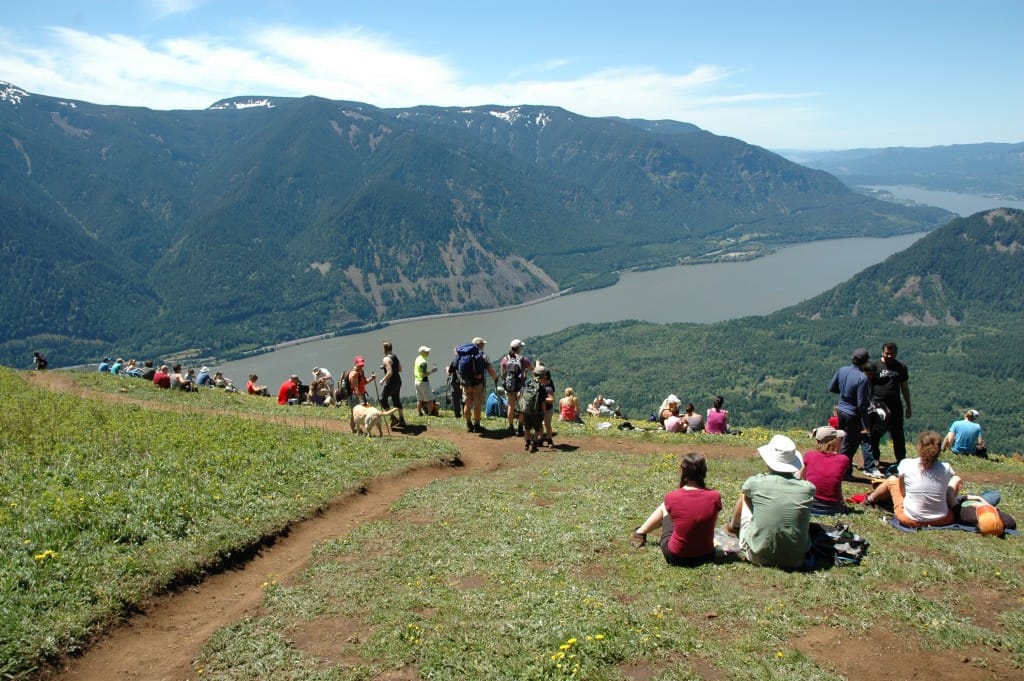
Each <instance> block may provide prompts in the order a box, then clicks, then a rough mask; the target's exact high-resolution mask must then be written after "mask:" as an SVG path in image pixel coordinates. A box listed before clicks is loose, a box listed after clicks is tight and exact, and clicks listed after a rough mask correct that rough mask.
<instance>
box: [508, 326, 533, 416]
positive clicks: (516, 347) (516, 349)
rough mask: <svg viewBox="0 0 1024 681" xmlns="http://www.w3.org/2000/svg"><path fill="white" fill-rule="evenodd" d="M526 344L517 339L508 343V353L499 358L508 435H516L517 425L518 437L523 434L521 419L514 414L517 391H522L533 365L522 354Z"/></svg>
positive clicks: (517, 396)
mask: <svg viewBox="0 0 1024 681" xmlns="http://www.w3.org/2000/svg"><path fill="white" fill-rule="evenodd" d="M525 347H526V344H525V343H523V341H521V340H519V339H518V338H516V339H514V340H513V341H512V342H511V343H509V349H508V352H507V353H506V354H505V356H504V357H502V358H501V387H503V388H504V389H505V394H506V395H507V396H508V410H507V416H508V434H509V435H515V434H516V424H517V423H518V425H519V435H520V436H521V435H522V434H523V419H522V417H521V416H518V415H517V414H516V401H517V400H518V399H519V391H520V390H522V389H523V384H524V383H525V382H526V377H527V376H529V375H530V371H531V370H532V369H533V363H532V362H531V361H530V358H529V357H526V356H525V355H524V354H523V348H525Z"/></svg>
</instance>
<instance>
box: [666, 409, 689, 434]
mask: <svg viewBox="0 0 1024 681" xmlns="http://www.w3.org/2000/svg"><path fill="white" fill-rule="evenodd" d="M679 407H680V404H679V403H678V402H669V403H668V408H667V409H663V410H662V411H661V414H660V415H661V416H662V417H663V418H662V422H661V425H662V427H664V428H665V432H667V433H685V432H686V422H685V421H683V417H682V416H680V415H679ZM666 414H667V415H666Z"/></svg>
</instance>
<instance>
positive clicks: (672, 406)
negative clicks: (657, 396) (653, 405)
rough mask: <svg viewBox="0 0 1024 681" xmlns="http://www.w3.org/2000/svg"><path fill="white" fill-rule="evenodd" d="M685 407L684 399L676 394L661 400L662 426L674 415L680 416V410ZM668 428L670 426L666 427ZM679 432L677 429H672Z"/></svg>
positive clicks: (659, 415) (659, 417)
mask: <svg viewBox="0 0 1024 681" xmlns="http://www.w3.org/2000/svg"><path fill="white" fill-rule="evenodd" d="M682 408H683V401H682V400H681V399H679V398H678V397H676V396H675V395H669V396H668V397H666V398H665V399H663V400H662V401H661V406H660V407H658V423H660V424H661V425H662V426H664V425H665V421H666V420H667V419H669V418H671V417H673V416H675V417H676V418H677V419H678V418H679V410H680V409H682ZM665 430H668V428H665ZM672 432H677V431H672Z"/></svg>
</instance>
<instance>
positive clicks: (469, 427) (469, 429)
mask: <svg viewBox="0 0 1024 681" xmlns="http://www.w3.org/2000/svg"><path fill="white" fill-rule="evenodd" d="M466 432H467V433H472V432H473V422H472V421H466Z"/></svg>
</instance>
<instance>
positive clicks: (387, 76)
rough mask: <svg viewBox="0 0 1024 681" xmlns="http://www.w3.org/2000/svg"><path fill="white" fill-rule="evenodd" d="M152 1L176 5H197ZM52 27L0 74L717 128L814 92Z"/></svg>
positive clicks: (0, 43)
mask: <svg viewBox="0 0 1024 681" xmlns="http://www.w3.org/2000/svg"><path fill="white" fill-rule="evenodd" d="M161 5H162V7H163V9H164V10H168V11H170V10H174V11H177V12H183V11H188V9H190V8H191V7H193V6H194V5H195V2H190V1H187V0H165V1H164V2H162V3H161ZM49 34H50V36H51V37H52V42H51V43H50V44H49V45H47V46H46V47H35V46H33V47H26V46H24V45H17V44H14V43H13V42H12V40H11V36H10V35H6V36H5V35H0V48H3V49H0V74H6V76H7V78H8V79H9V80H12V81H13V82H14V83H15V84H16V85H18V86H20V87H23V88H25V89H26V90H28V91H30V92H40V93H43V94H50V95H54V96H59V97H66V98H73V99H83V100H87V101H92V102H96V103H101V104H122V105H131V106H148V107H151V108H156V109H175V108H184V109H194V108H205V107H207V106H209V105H210V104H212V103H213V102H215V101H216V100H218V99H222V98H225V97H232V96H238V95H253V96H264V95H266V96H305V95H317V96H321V97H326V98H329V99H348V100H356V101H364V102H368V103H370V104H373V105H376V106H382V107H399V106H413V105H417V104H434V105H440V106H473V105H479V104H509V105H516V104H547V105H553V106H560V107H563V108H566V109H569V110H571V111H575V112H577V113H580V114H583V115H588V116H605V115H616V116H625V117H638V118H672V119H676V120H681V121H688V122H692V123H695V124H697V125H699V126H701V127H704V128H706V129H709V130H712V131H714V132H719V131H726V130H733V131H737V130H751V129H763V130H764V131H765V132H766V133H767V130H769V129H770V128H771V127H772V126H776V125H783V126H787V125H788V126H792V125H793V123H794V121H795V122H799V121H801V120H805V121H806V120H810V119H811V118H812V117H813V116H814V111H813V109H811V108H810V107H808V106H805V107H799V106H793V105H792V101H793V100H805V101H806V100H809V99H812V98H813V97H814V96H815V95H814V94H813V93H770V92H768V93H766V92H735V88H736V86H735V84H734V83H733V80H735V77H736V75H737V74H738V73H739V72H740V71H739V70H737V69H728V68H722V67H719V66H715V65H707V64H706V65H700V66H697V67H695V68H693V69H692V70H690V71H689V72H684V73H665V72H663V71H661V70H658V69H655V68H651V67H634V68H626V67H623V68H613V69H604V70H599V71H595V72H592V73H584V74H582V75H579V76H576V77H573V78H562V79H543V78H540V77H537V76H536V75H534V77H532V78H524V77H523V74H525V73H533V74H538V73H540V72H541V70H542V69H551V70H554V69H558V68H562V67H565V66H566V65H567V62H566V61H565V60H552V61H550V62H546V63H539V64H537V65H535V66H533V67H530V68H528V69H526V70H524V71H523V72H521V73H519V74H517V75H513V76H510V77H509V78H507V79H506V80H505V81H504V82H499V83H494V84H487V85H480V84H474V85H470V84H468V82H467V80H468V79H467V78H466V76H465V74H463V73H461V72H460V71H459V69H457V68H456V67H455V66H453V65H452V64H451V63H450V62H449V61H448V60H446V59H444V58H441V57H434V56H424V55H420V54H416V53H415V52H413V51H410V50H407V49H405V48H403V47H402V46H401V45H397V44H396V43H395V42H394V41H393V40H391V39H390V38H389V37H387V36H382V35H376V34H373V33H371V32H369V31H366V30H363V29H360V28H347V29H340V30H335V31H320V32H315V33H311V32H304V31H301V30H298V29H295V28H292V27H276V28H264V29H260V30H256V31H253V32H249V33H240V34H238V35H237V36H235V37H233V38H232V39H231V40H228V39H225V38H220V37H217V36H204V35H192V36H189V37H178V38H173V39H168V40H163V41H153V42H147V41H145V40H141V39H138V38H133V37H128V36H124V35H117V34H108V35H96V34H91V33H85V32H82V31H79V30H75V29H71V28H63V27H61V28H51V29H50V30H49ZM5 43H6V44H5ZM787 102H790V104H787ZM752 109H753V110H752ZM732 134H737V133H736V132H733V133H732ZM745 134H747V135H750V133H745ZM751 137H752V136H751ZM752 138H753V137H752ZM754 139H756V138H754Z"/></svg>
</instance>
